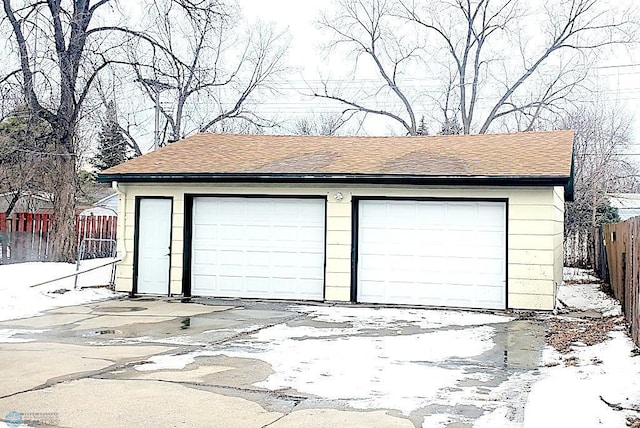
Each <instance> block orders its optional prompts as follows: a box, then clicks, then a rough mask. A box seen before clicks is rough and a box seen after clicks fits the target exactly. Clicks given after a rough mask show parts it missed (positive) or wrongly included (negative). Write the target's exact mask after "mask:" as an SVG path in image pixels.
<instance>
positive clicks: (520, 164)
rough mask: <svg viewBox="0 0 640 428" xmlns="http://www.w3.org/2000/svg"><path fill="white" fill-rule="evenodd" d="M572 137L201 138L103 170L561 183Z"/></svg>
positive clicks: (110, 174)
mask: <svg viewBox="0 0 640 428" xmlns="http://www.w3.org/2000/svg"><path fill="white" fill-rule="evenodd" d="M572 149H573V131H549V132H525V133H513V134H484V135H454V136H424V137H326V136H284V135H233V134H211V133H201V134H197V135H194V136H192V137H189V138H186V139H184V140H181V141H178V142H176V143H173V144H170V145H169V146H167V147H164V148H161V149H159V150H157V151H155V152H152V153H148V154H146V155H144V156H140V157H138V158H135V159H133V160H130V161H128V162H126V163H124V164H121V165H118V166H115V167H113V168H110V169H107V170H106V171H104V172H103V173H102V174H100V175H101V177H100V178H101V180H102V181H106V180H109V179H111V178H113V179H115V178H116V177H117V178H118V179H121V180H122V179H125V180H126V177H127V176H129V175H132V176H133V175H135V176H141V175H153V176H165V175H166V176H169V175H171V176H173V175H188V174H195V175H203V174H215V175H235V174H237V175H243V176H247V175H259V176H270V175H291V174H302V175H304V174H309V175H341V174H346V175H368V176H376V175H384V176H413V177H416V176H418V177H421V176H424V177H505V178H507V177H566V178H568V177H569V176H570V174H571V159H572Z"/></svg>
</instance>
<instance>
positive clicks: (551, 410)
mask: <svg viewBox="0 0 640 428" xmlns="http://www.w3.org/2000/svg"><path fill="white" fill-rule="evenodd" d="M632 349H633V343H632V342H631V339H629V337H628V336H627V335H626V334H625V333H624V332H621V331H617V332H612V333H611V339H610V340H608V341H606V342H603V343H600V344H597V345H593V346H588V347H586V346H585V347H578V348H576V350H575V351H574V352H572V353H571V354H569V356H576V357H578V364H577V365H576V366H575V367H573V366H570V367H565V365H564V364H563V363H562V361H561V356H560V355H559V354H558V353H557V352H555V350H552V349H548V350H547V351H546V352H545V355H544V359H545V360H546V361H547V362H560V363H561V364H560V365H558V366H555V367H548V368H545V369H543V376H544V379H543V380H541V381H540V382H538V383H536V384H535V385H534V387H533V389H532V390H531V393H530V394H529V399H528V401H527V404H526V407H525V425H524V426H525V428H528V427H544V426H576V427H584V428H589V427H614V426H616V427H617V426H619V427H623V426H625V418H626V416H627V415H634V416H637V413H627V412H625V411H616V410H614V409H612V408H611V407H609V406H608V405H607V404H606V403H605V402H604V401H603V400H602V399H601V398H600V397H602V398H603V399H604V400H606V401H607V402H609V403H612V404H617V405H621V406H623V407H627V408H631V407H637V406H639V405H640V357H638V356H635V357H634V356H632V354H631V351H632ZM565 357H566V356H565ZM600 361H601V362H600Z"/></svg>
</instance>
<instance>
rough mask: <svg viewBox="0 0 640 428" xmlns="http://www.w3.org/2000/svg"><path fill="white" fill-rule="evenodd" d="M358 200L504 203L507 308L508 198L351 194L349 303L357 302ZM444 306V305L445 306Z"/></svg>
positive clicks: (507, 299)
mask: <svg viewBox="0 0 640 428" xmlns="http://www.w3.org/2000/svg"><path fill="white" fill-rule="evenodd" d="M360 201H424V202H498V203H503V204H504V234H505V236H504V239H505V241H504V249H505V254H504V263H505V265H504V293H505V300H504V301H505V307H504V309H505V310H507V309H509V308H510V307H511V306H510V303H509V198H508V197H506V198H500V197H496V198H483V197H477V198H475V197H437V196H427V197H411V196H407V197H404V196H353V197H352V199H351V303H358V262H359V260H358V255H359V252H358V251H359V250H358V231H359V230H360V229H359V228H360V219H359V217H360ZM443 307H444V306H443ZM445 308H446V307H445Z"/></svg>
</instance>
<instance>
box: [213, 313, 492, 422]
mask: <svg viewBox="0 0 640 428" xmlns="http://www.w3.org/2000/svg"><path fill="white" fill-rule="evenodd" d="M296 329H297V327H289V326H287V325H277V326H274V327H271V328H267V329H264V330H261V331H260V332H258V333H256V334H255V335H254V339H255V340H253V341H245V343H244V344H242V343H239V344H238V345H237V346H235V347H233V348H231V349H228V350H224V351H218V352H217V353H218V354H224V355H227V356H231V357H238V358H259V359H260V360H263V361H265V362H267V363H269V364H270V365H271V367H272V369H273V370H274V373H273V374H271V375H270V376H269V377H268V378H267V379H266V380H265V381H263V382H259V383H257V384H256V386H259V387H263V388H266V389H270V390H278V389H282V388H291V389H294V390H296V391H299V392H303V393H307V394H312V395H316V396H319V397H323V398H327V399H334V400H340V401H344V402H346V403H347V404H348V405H350V406H351V407H354V408H361V409H373V408H382V409H396V410H399V411H401V412H403V413H405V414H409V413H411V412H412V411H413V410H416V409H419V408H421V407H423V406H425V405H427V404H428V403H429V402H430V401H431V400H433V399H434V398H435V397H436V396H437V394H438V391H439V390H441V389H443V388H446V387H453V386H455V384H456V383H457V382H458V381H460V380H462V379H463V378H465V377H466V376H467V375H466V374H465V372H464V370H463V369H462V368H452V367H451V366H449V365H448V364H447V361H448V360H450V359H454V358H470V357H473V356H476V355H480V354H482V353H483V352H486V351H488V350H490V349H491V348H492V347H493V343H492V338H493V334H494V329H493V328H492V327H488V326H484V327H476V328H470V329H465V330H449V331H435V332H428V333H421V334H413V335H394V336H388V335H385V336H373V337H368V336H353V335H352V336H351V337H333V338H332V337H327V336H326V334H325V333H326V332H323V329H312V330H315V331H316V333H317V334H313V331H311V330H308V331H305V333H304V334H305V336H304V337H305V338H306V339H305V340H300V339H299V337H300V336H296V334H298V333H297V331H296ZM346 334H347V332H346V331H343V332H342V335H346ZM351 334H353V331H352V332H351ZM256 340H257V342H256Z"/></svg>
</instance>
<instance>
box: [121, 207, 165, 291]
mask: <svg viewBox="0 0 640 428" xmlns="http://www.w3.org/2000/svg"><path fill="white" fill-rule="evenodd" d="M143 199H167V200H169V202H170V204H171V210H170V217H169V218H170V223H169V263H168V267H167V268H168V272H167V293H166V295H167V296H171V253H172V251H173V248H172V247H173V197H171V196H136V198H135V221H134V229H133V285H132V287H131V293H130V296H131V297H134V296H135V295H136V294H138V263H139V262H140V255H139V252H140V202H141V201H142V200H143Z"/></svg>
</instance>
